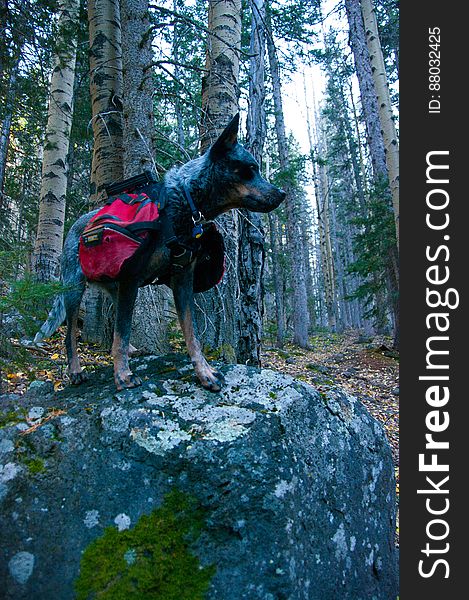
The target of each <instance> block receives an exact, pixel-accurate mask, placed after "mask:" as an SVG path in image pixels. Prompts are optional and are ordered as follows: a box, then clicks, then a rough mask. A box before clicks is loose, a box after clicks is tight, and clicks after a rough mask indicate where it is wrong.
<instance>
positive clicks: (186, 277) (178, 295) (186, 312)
mask: <svg viewBox="0 0 469 600" xmlns="http://www.w3.org/2000/svg"><path fill="white" fill-rule="evenodd" d="M171 288H172V290H173V295H174V303H175V305H176V310H177V313H178V318H179V323H180V325H181V329H182V333H183V334H184V339H185V342H186V346H187V351H188V353H189V356H190V358H191V361H192V364H193V366H194V370H195V372H196V375H197V377H198V378H199V381H200V383H201V384H202V386H203V387H204V388H205V389H206V390H209V391H211V392H219V391H220V390H221V387H222V385H223V384H224V383H225V379H224V377H223V375H222V374H221V373H220V372H219V371H215V370H214V369H212V367H211V366H210V365H209V364H208V362H207V360H206V358H205V356H204V355H203V352H202V348H201V346H200V342H199V340H198V339H197V337H196V335H195V331H194V292H193V271H192V270H191V269H190V268H187V269H184V270H183V271H181V272H180V273H175V274H173V275H172V277H171Z"/></svg>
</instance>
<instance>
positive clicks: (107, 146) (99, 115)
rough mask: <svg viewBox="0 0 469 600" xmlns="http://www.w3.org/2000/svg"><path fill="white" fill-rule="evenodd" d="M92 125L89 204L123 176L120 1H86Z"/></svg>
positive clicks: (100, 198) (95, 200) (99, 198)
mask: <svg viewBox="0 0 469 600" xmlns="http://www.w3.org/2000/svg"><path fill="white" fill-rule="evenodd" d="M88 22H89V32H90V93H91V110H92V125H93V138H94V146H93V160H92V165H91V198H90V200H91V203H92V204H94V205H96V206H99V204H100V203H101V202H102V199H103V196H102V192H103V190H104V188H105V186H106V185H108V184H110V183H113V182H114V181H119V180H120V179H122V176H123V163H122V154H123V147H122V47H121V25H120V14H119V0H88Z"/></svg>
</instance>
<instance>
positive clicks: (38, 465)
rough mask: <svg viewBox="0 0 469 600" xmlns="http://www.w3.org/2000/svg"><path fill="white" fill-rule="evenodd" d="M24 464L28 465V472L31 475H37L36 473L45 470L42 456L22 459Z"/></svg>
mask: <svg viewBox="0 0 469 600" xmlns="http://www.w3.org/2000/svg"><path fill="white" fill-rule="evenodd" d="M23 462H24V464H25V465H26V466H27V467H28V469H29V472H30V473H31V474H33V475H37V474H38V473H44V471H45V470H46V464H45V462H44V461H43V460H42V458H29V459H26V460H24V461H23Z"/></svg>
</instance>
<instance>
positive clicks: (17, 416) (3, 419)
mask: <svg viewBox="0 0 469 600" xmlns="http://www.w3.org/2000/svg"><path fill="white" fill-rule="evenodd" d="M21 421H24V414H21V413H19V412H17V411H15V410H9V411H8V412H7V413H5V414H3V415H0V427H6V426H7V425H16V424H17V423H21Z"/></svg>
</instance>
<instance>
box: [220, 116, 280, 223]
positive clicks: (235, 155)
mask: <svg viewBox="0 0 469 600" xmlns="http://www.w3.org/2000/svg"><path fill="white" fill-rule="evenodd" d="M238 129H239V114H237V115H236V116H235V117H234V118H233V119H232V120H231V122H230V123H229V124H228V126H227V127H226V129H225V130H224V131H223V133H222V134H221V135H220V137H219V138H218V139H217V141H216V142H215V143H214V144H213V146H212V147H211V148H210V150H209V151H208V160H209V161H210V168H211V171H212V182H213V191H212V194H211V202H210V204H211V206H210V212H211V213H214V212H216V213H217V214H221V213H223V212H226V211H227V210H230V209H232V208H246V209H248V210H251V211H253V212H261V213H267V212H270V211H271V210H274V209H275V208H277V207H278V206H279V205H280V204H281V202H282V201H283V200H284V199H285V195H286V194H285V192H284V191H283V190H281V189H279V188H278V187H276V186H275V185H272V184H271V183H269V182H268V181H266V180H265V179H264V178H263V177H262V175H261V174H260V171H259V165H258V163H257V161H256V160H255V158H254V157H253V156H252V154H251V153H250V152H248V151H247V150H246V149H245V148H244V147H243V146H242V145H241V144H239V143H238ZM212 218H213V215H212Z"/></svg>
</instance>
